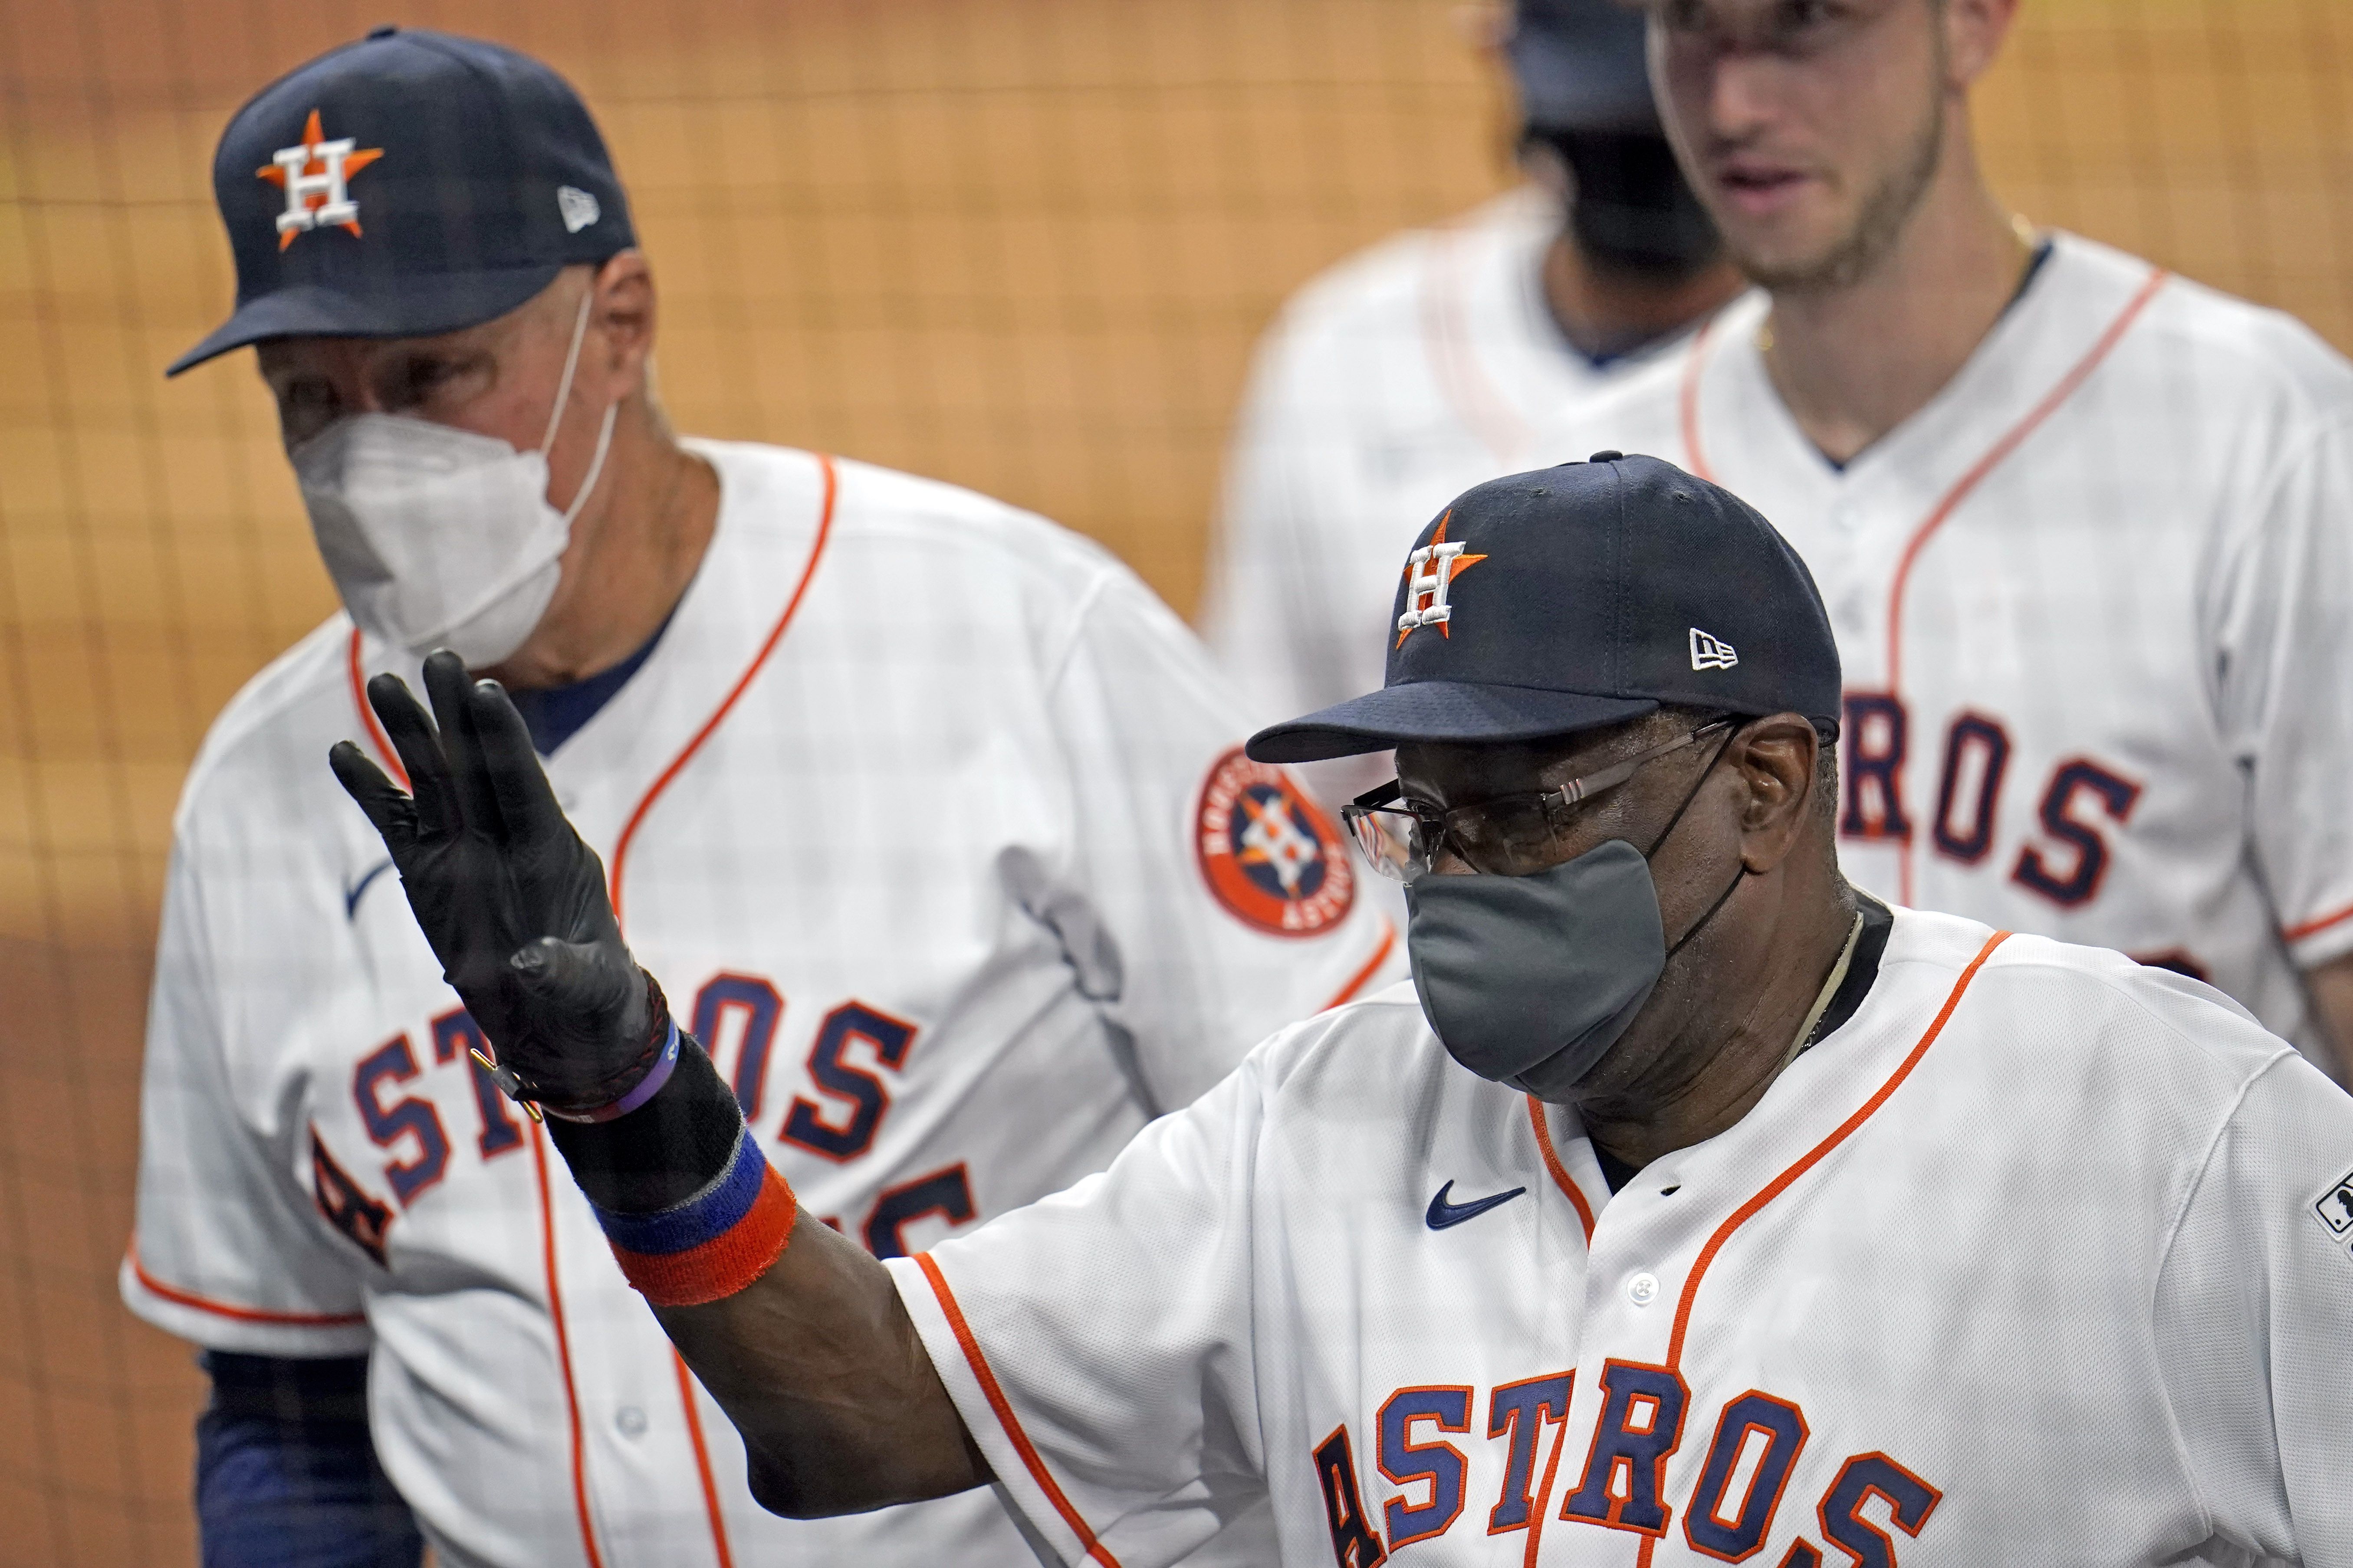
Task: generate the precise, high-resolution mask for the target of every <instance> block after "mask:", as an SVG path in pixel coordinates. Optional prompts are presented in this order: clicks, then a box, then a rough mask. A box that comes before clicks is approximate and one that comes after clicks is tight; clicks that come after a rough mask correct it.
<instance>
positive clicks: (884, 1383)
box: [654, 1214, 989, 1519]
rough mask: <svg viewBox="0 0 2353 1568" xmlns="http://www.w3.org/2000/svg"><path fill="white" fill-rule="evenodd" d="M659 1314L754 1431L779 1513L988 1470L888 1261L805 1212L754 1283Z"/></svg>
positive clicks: (758, 1480) (849, 1506)
mask: <svg viewBox="0 0 2353 1568" xmlns="http://www.w3.org/2000/svg"><path fill="white" fill-rule="evenodd" d="M654 1315H655V1316H656V1317H657V1318H659V1320H660V1321H661V1325H662V1328H663V1329H664V1330H665V1331H667V1332H668V1333H669V1334H670V1339H671V1341H672V1342H674V1343H675V1344H676V1345H677V1346H678V1350H679V1353H680V1354H681V1356H683V1357H684V1358H685V1360H686V1363H687V1365H689V1366H690V1367H692V1368H693V1369H694V1373H695V1375H696V1376H697V1377H699V1378H701V1379H702V1385H703V1386H704V1387H705V1388H707V1389H709V1390H710V1391H711V1394H712V1397H713V1398H715V1399H717V1400H718V1401H719V1404H720V1407H721V1408H722V1409H723V1410H725V1411H726V1412H727V1415H728V1418H729V1419H730V1420H732V1421H733V1422H734V1424H735V1429H736V1430H737V1431H738V1432H740V1433H741V1434H743V1437H744V1453H745V1456H746V1458H748V1460H749V1461H750V1469H751V1482H752V1495H753V1496H754V1498H755V1499H757V1500H758V1501H759V1503H760V1506H761V1507H763V1508H765V1509H767V1510H769V1511H771V1512H773V1513H780V1514H785V1515H787V1516H789V1517H793V1518H804V1519H806V1518H814V1517H818V1516H820V1515H825V1514H836V1513H856V1512H862V1511H864V1510H868V1509H875V1508H882V1507H886V1506H888V1505H890V1504H892V1503H901V1502H914V1501H919V1500H923V1499H925V1498H934V1497H944V1496H946V1495H948V1494H949V1493H951V1492H960V1491H964V1490H965V1489H969V1488H972V1487H976V1486H978V1485H980V1484H981V1483H982V1482H984V1481H986V1480H987V1479H989V1472H988V1466H987V1461H986V1460H984V1459H983V1458H982V1457H981V1454H980V1450H979V1449H978V1447H976V1446H975V1445H974V1443H973V1441H972V1437H971V1435H970V1434H969V1433H968V1432H967V1431H966V1430H965V1425H964V1421H963V1418H962V1417H961V1416H960V1415H958V1414H957V1413H956V1409H955V1405H954V1403H953V1402H952V1401H950V1399H949V1398H948V1393H947V1389H946V1388H945V1386H944V1385H943V1384H941V1382H940V1376H939V1373H938V1372H937V1371H936V1370H934V1367H933V1365H932V1361H931V1357H930V1356H929V1355H928V1354H927V1353H926V1352H924V1349H923V1342H922V1340H921V1339H920V1338H919V1337H918V1336H917V1334H916V1332H915V1326H914V1324H913V1321H910V1320H909V1318H908V1316H907V1311H906V1309H905V1307H904V1306H902V1304H901V1302H900V1300H899V1293H898V1291H897V1289H895V1288H894V1287H893V1285H892V1281H891V1276H890V1272H889V1271H888V1270H887V1269H885V1268H883V1267H882V1265H881V1264H880V1263H878V1262H876V1261H875V1260H874V1259H873V1258H871V1257H870V1256H868V1254H867V1253H866V1252H865V1251H864V1249H862V1248H860V1247H859V1246H858V1245H857V1244H856V1243H854V1242H852V1241H850V1240H849V1239H848V1238H846V1237H842V1236H839V1235H838V1234H836V1233H835V1232H834V1231H833V1230H832V1229H830V1228H828V1226H825V1225H823V1224H822V1223H820V1222H818V1221H817V1220H814V1219H811V1218H810V1217H809V1216H808V1215H806V1214H804V1215H800V1216H799V1218H798V1219H797V1222H796V1223H795V1226H794V1228H793V1234H792V1240H791V1242H790V1244H789V1245H787V1246H786V1248H785V1253H784V1256H783V1257H781V1258H777V1259H776V1264H775V1265H774V1266H773V1267H772V1268H769V1270H768V1271H767V1272H766V1273H765V1274H764V1275H762V1276H761V1277H760V1278H759V1279H757V1280H755V1281H754V1283H753V1284H752V1285H751V1286H750V1287H748V1288H747V1289H744V1290H741V1291H738V1292H737V1293H736V1294H734V1295H733V1296H729V1297H727V1298H725V1299H723V1300H718V1301H713V1302H711V1303H709V1304H708V1305H705V1306H700V1307H664V1308H657V1309H656V1310H655V1314H654Z"/></svg>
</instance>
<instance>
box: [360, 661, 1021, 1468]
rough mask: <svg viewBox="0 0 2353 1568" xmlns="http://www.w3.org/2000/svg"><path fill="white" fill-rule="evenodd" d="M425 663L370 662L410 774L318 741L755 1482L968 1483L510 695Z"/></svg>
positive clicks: (861, 1264)
mask: <svg viewBox="0 0 2353 1568" xmlns="http://www.w3.org/2000/svg"><path fill="white" fill-rule="evenodd" d="M425 681H426V686H427V689H428V690H429V691H430V692H431V694H432V698H433V715H432V717H430V718H428V717H427V715H426V712H425V710H424V709H423V708H421V707H420V706H418V704H417V700H416V699H415V697H413V696H412V695H411V694H410V693H409V691H408V689H407V688H406V686H404V685H402V684H401V683H400V681H399V680H397V679H395V678H393V677H390V676H378V677H377V678H376V679H374V680H372V681H370V682H369V683H368V700H369V702H370V703H371V704H372V705H373V706H374V708H375V714H376V717H377V718H378V719H379V720H380V721H382V722H383V725H384V728H385V733H386V734H387V735H388V736H389V737H390V738H391V741H392V743H393V746H394V747H395V749H396V750H397V751H398V752H399V753H400V758H401V765H402V766H403V767H404V768H405V769H406V771H407V773H408V780H409V782H410V783H411V784H413V785H414V786H415V788H416V792H417V793H416V794H415V795H413V796H412V795H409V794H407V793H406V792H404V791H403V790H401V789H400V788H399V787H397V786H396V785H395V784H393V783H392V781H391V780H390V779H389V778H387V777H386V776H385V773H384V770H383V769H381V768H379V767H377V766H376V765H375V763H374V761H372V760H371V759H370V758H369V757H368V756H367V755H366V753H364V752H362V751H360V750H359V748H358V747H356V746H354V745H353V744H352V743H351V742H340V743H339V744H337V745H336V747H335V748H334V749H333V751H332V752H330V753H329V760H330V762H331V763H332V765H333V767H334V770H335V775H336V777H337V778H338V779H340V780H341V781H342V782H343V787H344V789H345V790H346V791H348V792H349V793H350V795H351V796H352V798H353V801H355V802H356V803H357V804H358V805H359V806H360V809H361V810H362V811H364V812H365V813H366V814H367V818H368V821H369V822H370V823H371V824H373V825H374V826H375V829H376V831H377V832H378V833H379V834H380V835H382V836H383V838H384V842H385V849H386V850H387V851H388V852H389V853H390V854H391V856H392V858H393V864H394V865H395V866H396V867H397V868H399V871H400V879H401V887H402V889H403V890H404V892H406V895H407V898H408V904H409V909H410V910H411V911H412V912H414V913H415V914H416V916H417V925H418V928H419V929H420V930H422V931H424V932H425V936H426V940H427V942H430V943H431V944H432V947H433V952H434V955H435V956H436V957H438V959H439V960H440V961H441V967H442V973H444V974H446V975H448V978H449V982H450V984H452V985H454V986H455V987H456V988H457V990H458V994H459V996H460V997H461V998H463V1000H464V1001H465V1004H466V1007H467V1010H468V1011H469V1012H470V1013H471V1014H472V1015H473V1016H474V1019H475V1021H476V1022H477V1023H479V1024H480V1025H481V1026H482V1032H483V1034H484V1036H485V1037H487V1038H488V1039H489V1040H490V1041H491V1044H492V1045H493V1046H494V1047H495V1048H496V1050H497V1059H496V1060H495V1061H492V1060H489V1059H487V1058H486V1059H485V1060H484V1062H483V1066H484V1067H485V1068H489V1069H490V1070H491V1072H492V1073H493V1074H494V1076H495V1078H496V1080H497V1081H498V1082H499V1084H500V1086H501V1089H504V1090H505V1091H506V1092H507V1093H509V1094H512V1095H515V1096H517V1097H518V1098H521V1099H523V1100H526V1101H528V1102H529V1103H532V1104H533V1105H536V1106H539V1107H541V1108H543V1111H544V1113H545V1115H546V1116H547V1118H548V1121H547V1131H548V1135H549V1138H550V1140H551V1141H552V1142H554V1144H555V1146H556V1149H557V1150H558V1151H559V1152H561V1153H562V1154H563V1156H564V1160H565V1164H566V1165H568V1166H569V1167H570V1168H571V1172H572V1175H573V1179H574V1180H575V1181H576V1182H577V1183H578V1184H580V1190H581V1191H582V1192H583V1193H585V1194H586V1195H587V1198H588V1201H589V1202H590V1203H591V1204H592V1205H595V1207H596V1220H597V1224H598V1225H599V1226H602V1227H603V1229H604V1232H605V1237H606V1239H607V1241H608V1242H609V1243H611V1245H612V1247H613V1256H614V1258H615V1259H616V1260H617V1262H618V1263H619V1264H620V1267H621V1272H622V1273H623V1275H624V1276H625V1277H627V1279H628V1281H629V1283H630V1285H631V1286H632V1287H634V1288H635V1289H638V1291H639V1292H640V1293H642V1294H643V1295H644V1296H645V1298H646V1300H647V1301H648V1302H649V1304H651V1305H652V1306H653V1307H655V1308H656V1309H657V1310H658V1311H659V1313H660V1315H661V1318H662V1321H663V1326H664V1327H665V1328H666V1329H667V1330H668V1331H670V1334H671V1336H672V1338H673V1339H675V1340H676V1342H678V1345H679V1349H680V1351H681V1353H683V1354H684V1356H685V1357H686V1359H687V1361H688V1363H690V1364H691V1365H692V1366H693V1368H694V1369H695V1371H696V1372H698V1373H701V1374H702V1377H703V1379H704V1382H705V1384H707V1385H708V1386H709V1387H710V1388H711V1389H712V1391H713V1393H715V1394H717V1395H718V1397H719V1399H720V1402H721V1403H722V1405H724V1406H725V1408H726V1410H727V1413H728V1415H729V1417H730V1418H731V1419H732V1420H733V1421H734V1423H735V1425H736V1426H737V1427H738V1428H739V1429H740V1430H741V1431H742V1432H743V1433H744V1441H745V1445H746V1447H747V1450H748V1453H749V1455H750V1458H751V1463H752V1472H753V1475H754V1480H755V1484H756V1485H757V1487H758V1495H759V1497H760V1500H761V1501H762V1502H763V1503H764V1504H765V1505H766V1506H767V1507H769V1508H772V1509H774V1510H777V1511H778V1512H788V1513H795V1514H802V1515H816V1514H831V1513H852V1512H857V1511H859V1510H865V1509H872V1508H881V1507H882V1506H883V1505H885V1504H887V1503H893V1502H904V1501H909V1500H914V1499H919V1498H927V1497H939V1496H944V1495H945V1494H946V1493H949V1492H954V1491H961V1490H963V1489H965V1488H967V1487H971V1486H974V1485H976V1484H977V1483H978V1482H979V1481H980V1480H981V1479H983V1478H984V1477H985V1475H986V1470H985V1468H983V1467H982V1465H981V1464H980V1462H979V1460H978V1459H977V1458H976V1457H975V1455H974V1453H973V1450H972V1446H971V1443H970V1441H969V1439H968V1438H967V1436H966V1435H965V1428H964V1422H963V1420H962V1418H961V1417H960V1416H959V1415H957V1414H956V1409H955V1405H954V1404H953V1403H952V1402H951V1401H950V1400H949V1399H948V1397H947V1394H946V1391H945V1390H944V1388H943V1387H942V1386H941V1384H940V1382H939V1379H938V1377H937V1376H936V1375H935V1374H934V1373H933V1371H932V1369H931V1366H930V1363H928V1361H927V1360H926V1358H925V1357H924V1354H923V1346H922V1344H921V1343H920V1342H918V1340H917V1339H916V1336H915V1332H914V1326H913V1324H912V1323H911V1322H909V1321H908V1319H907V1315H906V1312H905V1310H903V1309H902V1307H901V1306H900V1304H899V1300H898V1295H897V1292H896V1291H895V1290H893V1289H892V1285H891V1279H890V1275H889V1273H888V1271H886V1270H885V1269H884V1268H882V1266H881V1264H880V1263H878V1262H876V1261H875V1260H874V1259H873V1258H869V1257H866V1256H865V1255H864V1254H862V1253H860V1251H859V1250H858V1249H857V1248H856V1247H853V1246H851V1245H850V1244H849V1243H848V1242H846V1241H843V1240H842V1239H841V1238H840V1237H836V1236H834V1235H833V1234H832V1233H831V1232H829V1231H828V1229H827V1228H826V1227H825V1226H822V1225H818V1224H813V1223H811V1222H809V1221H807V1220H806V1219H802V1218H800V1217H799V1216H798V1214H797V1203H796V1201H795V1199H794V1197H793V1195H792V1192H791V1189H790V1188H788V1187H786V1185H785V1184H784V1180H783V1178H782V1177H781V1176H779V1175H778V1174H777V1173H776V1172H775V1170H774V1169H773V1168H771V1167H770V1166H769V1164H768V1163H767V1161H766V1159H765V1156H764V1155H763V1154H762V1153H761V1152H760V1148H759V1145H758V1144H757V1143H756V1142H754V1140H753V1139H752V1136H751V1134H750V1132H749V1131H748V1130H747V1129H746V1127H745V1126H744V1112H743V1110H742V1109H741V1108H740V1107H738V1106H737V1104H736V1102H735V1096H734V1094H733V1091H732V1090H731V1089H728V1087H727V1085H726V1084H725V1083H724V1082H723V1080H722V1079H720V1077H719V1075H718V1073H717V1072H715V1071H713V1070H712V1066H711V1059H710V1058H708V1057H707V1056H705V1055H704V1054H703V1051H702V1047H700V1046H699V1045H697V1044H696V1043H695V1041H694V1039H693V1037H691V1035H686V1034H684V1033H683V1032H682V1031H680V1030H678V1029H677V1028H676V1027H675V1026H674V1023H673V1020H671V1019H670V1016H669V1010H668V1006H667V1004H666V1003H665V1002H664V1000H663V998H662V995H661V993H660V989H659V986H657V985H655V984H653V982H652V979H651V977H650V976H648V975H646V974H645V973H644V972H643V971H642V970H640V969H639V968H638V965H637V963H636V961H635V960H634V959H633V958H632V957H631V956H630V955H629V952H628V947H627V946H626V945H625V944H624V943H623V942H622V941H621V931H620V923H619V921H618V920H617V918H616V917H615V915H614V913H613V909H612V905H611V903H610V902H609V900H607V896H606V889H605V868H604V866H603V864H602V863H601V862H600V861H599V860H598V859H597V858H596V855H595V854H594V853H593V852H591V851H590V850H589V848H588V847H587V846H586V844H584V843H583V842H581V839H580V837H579V835H578V834H576V833H575V832H574V831H573V829H572V825H571V824H570V823H568V822H566V821H565V817H564V813H563V810H562V808H561V807H560V806H558V805H557V804H556V801H555V794H554V790H552V789H551V788H549V786H548V783H547V777H546V774H545V773H544V772H543V771H542V769H541V767H540V764H539V759H538V756H537V754H536V753H535V752H533V750H532V743H531V734H530V731H529V730H528V729H527V728H525V726H524V724H523V722H522V718H521V717H520V716H519V715H518V714H517V713H516V712H515V710H514V706H513V704H512V703H510V702H509V701H508V700H507V699H506V695H505V693H504V692H503V691H501V689H499V687H498V685H497V684H496V683H495V682H492V681H479V682H478V681H474V680H472V679H470V678H469V677H468V676H467V673H466V669H465V666H464V664H463V663H462V662H461V661H460V660H459V658H458V657H457V656H456V655H455V654H452V653H450V652H449V651H448V650H447V649H443V650H440V651H438V652H436V653H435V654H433V655H432V656H431V657H429V658H427V659H426V661H425Z"/></svg>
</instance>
